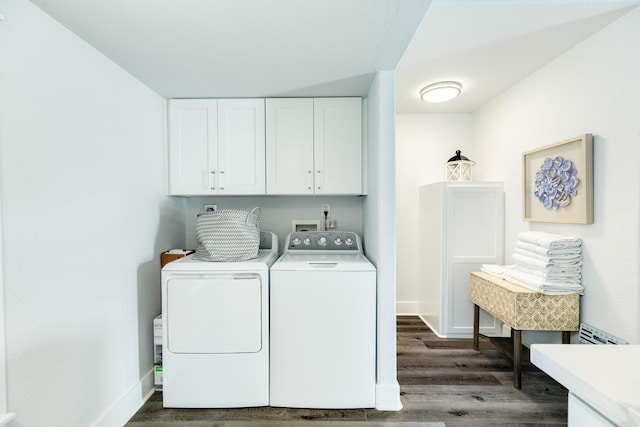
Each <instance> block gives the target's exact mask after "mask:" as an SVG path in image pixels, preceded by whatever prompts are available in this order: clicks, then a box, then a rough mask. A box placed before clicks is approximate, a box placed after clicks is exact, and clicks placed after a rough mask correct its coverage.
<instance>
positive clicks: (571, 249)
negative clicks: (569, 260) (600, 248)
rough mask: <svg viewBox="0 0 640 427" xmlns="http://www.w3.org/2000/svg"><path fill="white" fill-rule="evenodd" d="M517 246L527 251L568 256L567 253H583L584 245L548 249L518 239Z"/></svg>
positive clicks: (544, 254) (545, 254)
mask: <svg viewBox="0 0 640 427" xmlns="http://www.w3.org/2000/svg"><path fill="white" fill-rule="evenodd" d="M516 248H520V249H524V250H526V251H530V252H534V253H536V254H538V255H543V256H567V255H579V254H581V253H582V246H577V247H567V248H561V249H547V248H545V247H542V246H538V245H536V244H533V243H528V242H523V241H521V240H518V241H517V242H516Z"/></svg>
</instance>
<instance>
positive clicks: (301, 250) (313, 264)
mask: <svg viewBox="0 0 640 427" xmlns="http://www.w3.org/2000/svg"><path fill="white" fill-rule="evenodd" d="M270 334H271V335H270V341H271V363H270V376H271V380H270V383H271V385H270V405H271V406H285V407H299V408H336V409H337V408H371V407H374V406H375V378H376V270H375V267H374V266H373V265H372V264H371V263H370V262H369V260H367V258H366V257H365V256H364V255H363V253H362V246H361V242H360V238H359V237H358V236H357V234H355V233H352V232H338V231H330V232H294V233H291V234H290V235H289V236H288V237H287V240H286V242H285V249H284V253H283V255H282V256H281V257H280V258H279V259H278V261H276V262H275V264H273V266H272V267H271V331H270Z"/></svg>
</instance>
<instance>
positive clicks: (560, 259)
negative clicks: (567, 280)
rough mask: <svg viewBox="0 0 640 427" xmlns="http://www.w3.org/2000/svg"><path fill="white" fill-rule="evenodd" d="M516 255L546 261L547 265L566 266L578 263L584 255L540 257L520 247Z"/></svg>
mask: <svg viewBox="0 0 640 427" xmlns="http://www.w3.org/2000/svg"><path fill="white" fill-rule="evenodd" d="M514 253H516V254H518V255H522V256H528V257H529V258H533V259H537V260H540V261H544V262H547V263H552V264H566V263H569V262H573V261H578V260H581V259H582V254H579V253H578V254H568V255H553V256H548V255H540V254H538V253H535V252H531V251H529V250H527V249H522V248H518V247H516V248H515V249H514Z"/></svg>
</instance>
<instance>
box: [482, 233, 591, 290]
mask: <svg viewBox="0 0 640 427" xmlns="http://www.w3.org/2000/svg"><path fill="white" fill-rule="evenodd" d="M513 261H514V262H515V264H514V265H510V266H499V265H492V264H485V265H483V266H482V270H483V271H485V272H487V273H490V274H493V275H496V276H499V277H502V278H503V279H505V280H508V281H510V282H513V283H515V284H518V285H520V286H524V287H526V288H529V289H532V290H534V291H536V292H540V293H543V294H549V295H563V294H571V293H579V294H581V295H582V294H583V293H584V288H583V287H582V285H581V281H582V240H581V239H579V238H577V237H570V236H561V235H558V234H550V233H545V232H542V231H525V232H522V233H520V234H518V241H517V242H516V248H515V251H514V253H513Z"/></svg>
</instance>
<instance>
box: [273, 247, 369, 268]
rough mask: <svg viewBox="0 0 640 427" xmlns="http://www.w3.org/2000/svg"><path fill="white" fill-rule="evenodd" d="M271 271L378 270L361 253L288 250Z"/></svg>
mask: <svg viewBox="0 0 640 427" xmlns="http://www.w3.org/2000/svg"><path fill="white" fill-rule="evenodd" d="M271 271H376V268H375V267H374V266H373V264H371V262H370V261H369V260H368V259H367V258H366V257H365V256H364V255H362V254H360V253H326V252H317V251H313V253H295V252H287V253H285V254H284V255H282V256H281V257H280V259H278V261H276V263H275V264H273V266H272V267H271Z"/></svg>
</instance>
